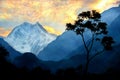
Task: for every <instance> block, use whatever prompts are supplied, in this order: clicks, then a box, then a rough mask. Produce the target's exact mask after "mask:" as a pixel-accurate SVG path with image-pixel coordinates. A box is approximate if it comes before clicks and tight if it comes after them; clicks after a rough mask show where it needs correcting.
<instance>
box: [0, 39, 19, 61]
mask: <svg viewBox="0 0 120 80" xmlns="http://www.w3.org/2000/svg"><path fill="white" fill-rule="evenodd" d="M0 46H2V47H4V48H5V49H6V50H7V51H8V52H9V56H8V58H7V59H8V60H9V61H11V62H12V61H13V60H14V58H16V57H17V56H20V55H21V53H19V52H18V51H16V50H14V49H13V48H12V47H11V46H10V45H9V44H8V43H7V42H6V41H4V39H3V38H2V37H1V38H0Z"/></svg>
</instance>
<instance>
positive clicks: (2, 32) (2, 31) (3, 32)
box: [0, 27, 11, 37]
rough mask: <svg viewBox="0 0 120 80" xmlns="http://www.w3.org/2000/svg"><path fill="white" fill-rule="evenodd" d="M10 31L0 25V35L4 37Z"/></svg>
mask: <svg viewBox="0 0 120 80" xmlns="http://www.w3.org/2000/svg"><path fill="white" fill-rule="evenodd" d="M10 32H11V30H10V29H5V28H3V27H0V36H3V37H6V36H7V35H8V34H9V33H10Z"/></svg>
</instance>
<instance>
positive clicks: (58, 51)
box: [38, 7, 120, 61]
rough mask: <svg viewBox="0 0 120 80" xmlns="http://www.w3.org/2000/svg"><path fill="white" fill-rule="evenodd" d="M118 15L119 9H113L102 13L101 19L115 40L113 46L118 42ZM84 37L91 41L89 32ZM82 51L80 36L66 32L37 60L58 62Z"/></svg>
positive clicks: (44, 50)
mask: <svg viewBox="0 0 120 80" xmlns="http://www.w3.org/2000/svg"><path fill="white" fill-rule="evenodd" d="M111 15H114V16H111ZM119 15H120V7H114V8H111V9H109V10H106V11H105V12H103V13H102V19H101V20H102V21H104V22H107V24H108V26H107V27H108V31H109V35H110V36H112V37H113V38H115V41H116V42H117V44H115V45H118V44H119V42H120V41H119V39H120V37H119V35H120V34H119V33H120V29H119V28H120V26H119V23H120V22H119V21H120V18H119ZM116 35H118V36H116ZM85 36H86V37H85V38H86V41H87V40H90V39H91V35H90V33H89V32H87V33H86V35H85ZM118 41H119V42H118ZM96 46H98V44H97V43H96V45H95V46H94V48H97V47H96ZM84 51H85V50H84V46H83V44H82V40H81V38H80V36H79V35H76V34H75V33H74V32H72V31H66V32H64V33H63V34H62V35H61V36H59V37H57V39H56V40H55V41H53V42H52V43H50V44H49V45H48V46H47V47H46V48H44V49H43V51H41V52H40V53H39V54H38V58H39V59H41V60H44V61H60V60H63V59H69V58H70V57H71V56H74V55H76V54H82V53H84Z"/></svg>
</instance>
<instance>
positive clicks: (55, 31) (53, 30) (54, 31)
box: [44, 26, 61, 35]
mask: <svg viewBox="0 0 120 80" xmlns="http://www.w3.org/2000/svg"><path fill="white" fill-rule="evenodd" d="M44 28H45V29H46V30H47V31H48V32H49V33H52V34H56V35H60V34H61V32H60V31H57V30H55V29H54V28H52V27H49V26H44Z"/></svg>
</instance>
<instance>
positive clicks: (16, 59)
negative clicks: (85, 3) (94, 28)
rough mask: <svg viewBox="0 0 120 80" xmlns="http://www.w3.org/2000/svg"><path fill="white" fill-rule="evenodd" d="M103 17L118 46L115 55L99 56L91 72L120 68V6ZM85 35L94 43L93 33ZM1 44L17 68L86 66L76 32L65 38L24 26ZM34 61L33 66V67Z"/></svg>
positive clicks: (105, 54) (37, 27)
mask: <svg viewBox="0 0 120 80" xmlns="http://www.w3.org/2000/svg"><path fill="white" fill-rule="evenodd" d="M111 15H113V16H111ZM101 16H102V18H101V20H102V21H104V22H106V23H107V24H108V25H107V27H108V31H109V35H110V36H112V37H113V38H114V40H115V44H114V48H113V50H112V51H106V52H104V55H100V56H98V57H97V58H95V59H94V60H93V61H92V62H91V63H90V67H89V68H90V69H89V72H104V71H105V70H107V69H108V68H111V67H112V68H118V67H117V66H118V65H119V63H120V61H119V56H120V53H119V49H120V6H119V7H113V8H111V9H108V10H106V11H104V12H103V13H102V14H101ZM85 35H86V36H87V37H85V40H86V41H88V40H90V39H91V35H90V34H89V32H86V33H85ZM0 44H1V45H2V46H3V47H5V48H6V49H7V51H8V52H9V53H10V56H11V57H12V56H13V57H12V60H13V63H14V64H15V65H17V66H27V67H30V65H33V64H34V63H35V64H34V65H35V66H36V65H37V66H41V65H40V64H42V65H43V66H44V67H46V68H49V69H51V70H56V69H58V68H68V67H77V66H79V65H84V63H85V54H84V47H83V44H82V43H81V37H80V36H79V35H76V34H75V33H74V32H73V31H65V32H64V33H63V34H62V35H60V36H56V35H53V34H50V33H48V32H47V31H46V30H45V29H44V28H43V27H42V25H40V24H39V23H38V22H37V23H36V24H31V23H28V22H24V23H23V24H21V25H19V26H16V27H15V28H14V29H13V30H12V32H11V33H10V34H9V35H8V36H7V37H5V38H2V37H1V38H0ZM95 47H96V48H98V47H99V46H97V45H96V46H95ZM26 52H29V53H33V54H35V55H36V56H33V54H28V53H27V54H26ZM24 53H25V54H24ZM30 56H31V57H30ZM27 57H30V58H27ZM38 59H39V60H38ZM30 60H33V62H32V61H31V63H29V62H28V61H30ZM38 61H39V62H38ZM23 63H24V64H26V65H23ZM27 64H28V65H29V66H28V65H27ZM38 64H39V65H38ZM101 65H103V66H101ZM33 67H34V66H33Z"/></svg>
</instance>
